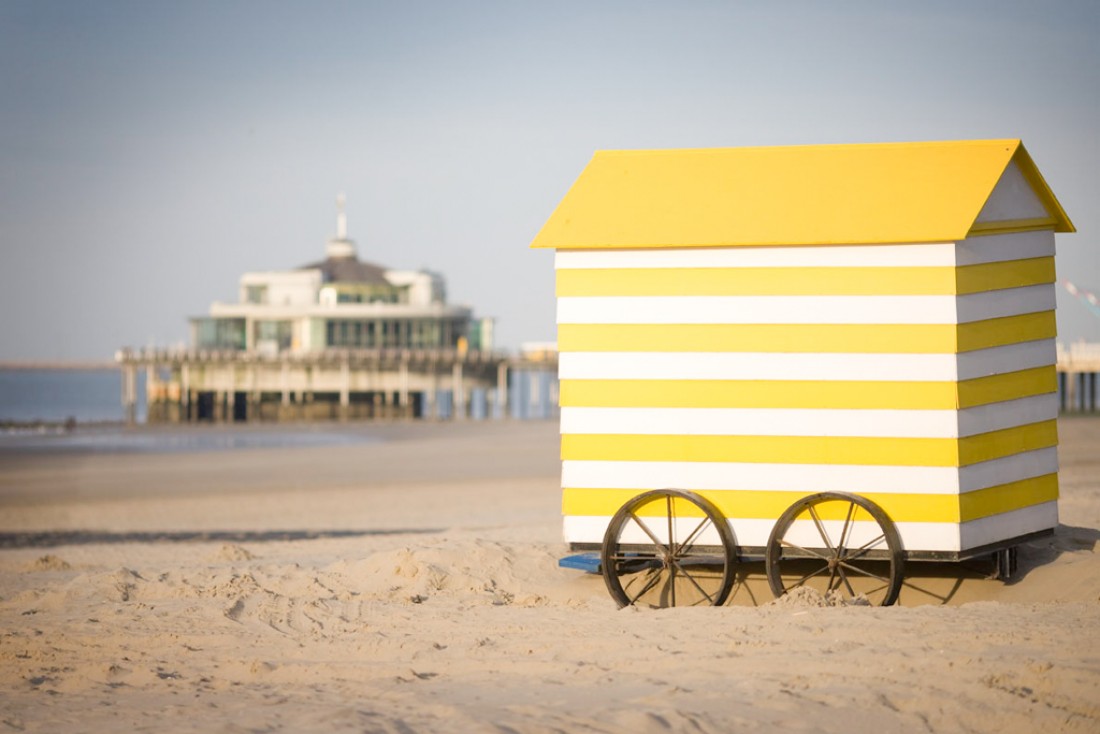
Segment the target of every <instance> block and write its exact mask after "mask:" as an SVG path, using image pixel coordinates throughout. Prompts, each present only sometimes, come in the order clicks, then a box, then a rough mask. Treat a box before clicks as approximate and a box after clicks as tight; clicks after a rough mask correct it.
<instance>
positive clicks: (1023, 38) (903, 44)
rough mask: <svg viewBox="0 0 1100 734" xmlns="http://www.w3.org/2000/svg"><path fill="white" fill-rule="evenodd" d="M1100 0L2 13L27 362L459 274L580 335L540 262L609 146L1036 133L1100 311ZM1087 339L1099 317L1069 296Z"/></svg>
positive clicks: (546, 323)
mask: <svg viewBox="0 0 1100 734" xmlns="http://www.w3.org/2000/svg"><path fill="white" fill-rule="evenodd" d="M1098 131H1100V3H1097V2H1095V1H1094V0H1089V1H1082V2H1058V1H1051V2H1043V3H1036V2H1026V3H1025V2H921V3H889V2H863V1H852V2H844V1H837V2H821V1H818V2H745V3H738V2H676V3H672V2H667V3H656V2H604V3H601V2H519V1H512V2H470V3H460V2H445V3H433V2H389V3H382V2H374V3H371V2H354V3H353V2H348V3H343V2H340V3H337V2H309V3H307V2H300V3H285V2H283V3H274V2H191V1H189V2H180V3H149V2H144V1H139V2H114V1H108V0H103V1H100V2H94V3H88V2H53V1H50V0H33V1H31V2H17V1H13V0H3V2H0V312H2V313H3V318H2V319H0V360H3V359H109V358H110V356H111V355H112V354H113V352H114V350H115V349H116V348H118V347H120V346H123V345H131V346H140V345H146V344H150V343H155V344H158V345H169V344H175V343H179V342H182V341H184V340H186V338H187V321H186V319H187V317H188V316H196V315H201V314H204V313H205V312H206V310H207V308H208V307H209V304H210V302H211V301H214V300H222V301H232V300H235V298H236V287H237V286H236V284H237V279H238V278H239V276H240V274H241V273H242V272H244V271H246V270H268V269H285V268H291V267H296V266H299V265H302V264H304V263H307V262H311V261H314V260H317V259H320V258H321V257H322V256H323V252H324V241H325V239H326V238H328V237H329V236H330V235H332V234H333V233H334V230H335V209H334V197H335V195H336V194H337V193H338V192H340V191H343V192H345V193H346V194H347V197H348V220H349V229H350V234H351V236H352V237H353V238H354V239H356V240H357V241H358V243H359V249H360V255H361V257H362V258H363V259H366V260H369V261H372V262H376V263H379V264H382V265H386V266H389V267H395V268H417V267H421V266H429V267H431V268H432V269H435V270H438V271H441V272H442V273H444V274H445V275H446V277H447V280H448V287H449V292H450V296H451V300H452V301H454V302H460V303H468V304H470V305H472V306H473V307H474V308H475V309H476V311H477V312H478V313H479V314H481V315H487V316H495V317H496V318H497V319H498V329H499V335H500V338H501V341H503V343H504V345H505V346H508V347H515V346H516V345H518V344H519V343H520V342H522V341H537V340H551V339H553V338H554V333H555V332H554V297H553V270H552V257H551V255H550V253H548V252H543V251H531V250H528V249H527V246H528V244H529V243H530V241H531V239H532V238H533V237H534V236H535V234H536V233H537V231H538V229H539V228H540V227H541V226H542V224H543V222H544V221H545V220H546V218H547V217H548V216H549V215H550V213H551V212H552V211H553V209H554V207H555V206H556V205H557V203H558V201H559V199H560V198H561V197H562V195H563V194H564V193H565V191H566V190H567V189H568V187H569V185H570V184H571V183H572V181H573V179H574V178H575V177H576V176H577V174H578V173H579V172H580V170H581V169H582V168H583V166H584V164H585V163H586V162H587V160H588V159H589V157H590V156H591V154H592V152H593V151H594V150H597V149H601V148H653V147H661V148H672V147H710V146H742V145H785V144H807V143H850V142H882V141H907V140H940V139H957V138H958V139H961V138H1000V137H1018V138H1022V139H1023V140H1024V143H1025V145H1026V146H1027V148H1028V150H1029V151H1030V152H1031V154H1032V156H1033V158H1034V159H1035V161H1036V163H1037V164H1038V165H1039V168H1040V170H1042V172H1043V173H1044V175H1045V176H1046V178H1047V181H1048V182H1049V183H1050V185H1051V187H1052V188H1053V190H1054V192H1055V194H1056V195H1057V196H1058V197H1059V199H1060V200H1061V202H1062V204H1063V206H1064V207H1065V209H1066V210H1067V212H1068V213H1069V215H1070V217H1071V218H1072V219H1073V221H1074V223H1075V224H1076V225H1077V228H1078V230H1079V231H1078V233H1077V234H1074V235H1060V236H1059V239H1058V247H1059V255H1058V270H1059V275H1060V277H1062V278H1068V279H1070V280H1072V281H1073V282H1075V283H1077V285H1078V286H1080V287H1082V288H1085V289H1087V290H1091V291H1094V292H1098V293H1100V249H1098V248H1100V242H1098V238H1097V232H1098V230H1100V213H1098V202H1100V185H1098V180H1100V145H1098ZM1059 328H1060V331H1061V334H1062V338H1063V339H1064V340H1069V339H1077V338H1086V339H1089V340H1091V341H1100V317H1097V316H1094V315H1093V314H1092V313H1090V312H1089V311H1088V309H1087V308H1086V307H1085V306H1084V305H1083V304H1082V303H1080V302H1078V301H1075V300H1074V299H1072V298H1071V297H1069V296H1068V295H1067V294H1066V293H1065V292H1060V293H1059Z"/></svg>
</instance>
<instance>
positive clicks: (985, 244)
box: [955, 231, 1054, 266]
mask: <svg viewBox="0 0 1100 734" xmlns="http://www.w3.org/2000/svg"><path fill="white" fill-rule="evenodd" d="M1053 256H1054V232H1048V231H1043V232H1017V233H1014V234H997V235H988V236H986V237H971V238H970V239H966V240H963V241H962V242H959V243H958V249H957V250H956V253H955V259H956V261H957V263H958V264H959V265H960V266H961V265H981V264H982V263H993V262H1006V261H1008V260H1030V259H1031V258H1034V257H1053Z"/></svg>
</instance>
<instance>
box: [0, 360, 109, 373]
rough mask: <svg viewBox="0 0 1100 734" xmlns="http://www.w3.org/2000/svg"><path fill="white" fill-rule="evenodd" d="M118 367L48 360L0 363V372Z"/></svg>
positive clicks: (89, 369)
mask: <svg viewBox="0 0 1100 734" xmlns="http://www.w3.org/2000/svg"><path fill="white" fill-rule="evenodd" d="M117 369H119V365H118V363H117V362H113V361H103V362H91V361H73V362H63V361H50V360H33V361H32V360H28V361H20V362H16V361H0V370H13V371H14V370H22V371H31V370H57V371H84V372H99V371H103V370H117Z"/></svg>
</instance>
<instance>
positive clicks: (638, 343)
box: [558, 324, 956, 354]
mask: <svg viewBox="0 0 1100 734" xmlns="http://www.w3.org/2000/svg"><path fill="white" fill-rule="evenodd" d="M955 328H956V327H955V325H953V324H906V325H890V324H825V325H822V324H559V325H558V349H559V351H562V352H777V353H794V352H845V353H853V354H861V353H888V354H943V353H952V352H954V351H955V340H956V335H955Z"/></svg>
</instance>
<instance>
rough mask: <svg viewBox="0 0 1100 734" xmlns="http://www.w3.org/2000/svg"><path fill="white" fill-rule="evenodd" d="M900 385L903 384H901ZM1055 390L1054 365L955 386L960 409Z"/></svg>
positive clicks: (982, 378) (981, 378) (979, 379)
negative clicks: (957, 388) (957, 391)
mask: <svg viewBox="0 0 1100 734" xmlns="http://www.w3.org/2000/svg"><path fill="white" fill-rule="evenodd" d="M902 384H904V383H902ZM1057 390H1058V370H1057V368H1056V367H1055V366H1054V365H1048V366H1046V367H1035V368H1033V369H1029V370H1020V371H1018V372H1006V373H1005V374H1003V375H991V376H989V377H978V378H976V379H973V380H964V381H963V382H960V383H959V406H958V407H960V408H973V407H974V406H976V405H988V404H989V403H1000V402H1003V401H1005V400H1016V399H1017V398H1028V397H1031V396H1033V395H1045V394H1047V393H1052V392H1056V391H1057Z"/></svg>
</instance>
